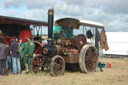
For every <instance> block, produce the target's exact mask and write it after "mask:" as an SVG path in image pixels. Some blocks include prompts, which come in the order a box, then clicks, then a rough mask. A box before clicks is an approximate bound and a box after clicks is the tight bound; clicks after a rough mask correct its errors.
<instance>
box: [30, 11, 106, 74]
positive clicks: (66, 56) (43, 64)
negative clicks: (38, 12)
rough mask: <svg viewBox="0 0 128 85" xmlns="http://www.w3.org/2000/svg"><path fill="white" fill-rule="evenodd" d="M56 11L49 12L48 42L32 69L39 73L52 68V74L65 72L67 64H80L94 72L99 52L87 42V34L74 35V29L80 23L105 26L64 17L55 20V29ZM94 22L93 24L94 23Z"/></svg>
mask: <svg viewBox="0 0 128 85" xmlns="http://www.w3.org/2000/svg"><path fill="white" fill-rule="evenodd" d="M53 15H54V11H53V10H49V12H48V44H47V45H44V46H43V47H42V48H41V54H42V55H35V57H34V58H33V60H32V70H33V72H34V73H37V72H38V71H40V70H45V68H50V71H51V75H52V76H60V75H63V74H64V71H65V66H66V65H65V64H67V63H68V64H74V63H77V64H79V67H80V70H81V71H82V72H86V73H89V72H93V71H94V70H95V69H96V67H97V63H98V52H97V49H96V48H95V47H94V46H93V45H89V44H87V39H86V37H85V35H83V34H79V35H77V36H73V29H79V28H80V25H82V26H90V27H96V28H104V26H103V25H100V24H98V25H97V24H93V23H91V24H88V23H86V22H81V21H80V20H78V19H74V18H62V19H59V20H57V21H56V22H55V28H54V30H53ZM92 24H93V25H92Z"/></svg>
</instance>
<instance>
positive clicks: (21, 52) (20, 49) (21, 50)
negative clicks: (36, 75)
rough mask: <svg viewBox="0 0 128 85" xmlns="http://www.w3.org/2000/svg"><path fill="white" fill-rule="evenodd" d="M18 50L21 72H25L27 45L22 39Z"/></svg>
mask: <svg viewBox="0 0 128 85" xmlns="http://www.w3.org/2000/svg"><path fill="white" fill-rule="evenodd" d="M18 48H19V53H20V63H21V70H24V63H23V58H24V51H25V44H24V42H22V38H19V43H18Z"/></svg>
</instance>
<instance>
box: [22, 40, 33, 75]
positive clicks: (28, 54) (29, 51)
mask: <svg viewBox="0 0 128 85" xmlns="http://www.w3.org/2000/svg"><path fill="white" fill-rule="evenodd" d="M27 40H28V41H27V42H26V46H25V57H24V64H25V68H26V73H29V72H30V71H31V58H32V57H33V53H34V50H35V43H33V42H32V41H31V40H32V37H27Z"/></svg>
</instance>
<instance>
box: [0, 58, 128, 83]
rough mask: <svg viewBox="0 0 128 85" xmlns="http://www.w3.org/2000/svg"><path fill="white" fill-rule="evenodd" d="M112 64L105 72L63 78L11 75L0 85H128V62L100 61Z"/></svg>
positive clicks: (71, 74)
mask: <svg viewBox="0 0 128 85" xmlns="http://www.w3.org/2000/svg"><path fill="white" fill-rule="evenodd" d="M99 61H102V62H104V63H107V62H109V63H111V65H112V67H111V69H109V68H104V69H103V70H104V72H101V71H99V70H98V71H96V72H93V73H88V74H86V73H81V72H80V71H76V72H70V71H66V72H65V74H64V75H63V76H60V77H52V76H50V73H49V72H41V73H38V74H25V73H24V71H23V72H22V73H21V74H17V75H14V74H9V76H0V85H128V61H126V60H123V59H99Z"/></svg>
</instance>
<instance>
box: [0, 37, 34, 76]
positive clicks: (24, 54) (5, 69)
mask: <svg viewBox="0 0 128 85" xmlns="http://www.w3.org/2000/svg"><path fill="white" fill-rule="evenodd" d="M26 39H27V42H26V43H24V42H23V41H22V38H19V39H18V38H16V37H13V38H12V41H11V44H10V45H9V43H8V42H6V43H5V39H4V37H3V36H0V76H1V75H2V76H4V75H6V76H8V74H9V72H11V73H12V74H20V73H21V72H22V70H26V72H25V73H26V74H27V73H29V72H31V59H32V56H33V53H34V50H35V43H34V42H33V41H32V37H30V36H29V37H27V38H26Z"/></svg>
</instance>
